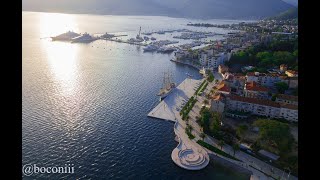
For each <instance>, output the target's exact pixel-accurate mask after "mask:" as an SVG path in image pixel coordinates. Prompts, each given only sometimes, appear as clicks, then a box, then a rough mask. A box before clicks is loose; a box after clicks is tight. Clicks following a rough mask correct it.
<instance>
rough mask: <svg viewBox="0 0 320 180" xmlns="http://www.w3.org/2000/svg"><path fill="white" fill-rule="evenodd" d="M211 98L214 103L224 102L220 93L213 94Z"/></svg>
mask: <svg viewBox="0 0 320 180" xmlns="http://www.w3.org/2000/svg"><path fill="white" fill-rule="evenodd" d="M211 98H212V99H213V100H215V101H222V100H224V98H225V97H224V95H223V94H221V93H215V94H214V95H212V96H211Z"/></svg>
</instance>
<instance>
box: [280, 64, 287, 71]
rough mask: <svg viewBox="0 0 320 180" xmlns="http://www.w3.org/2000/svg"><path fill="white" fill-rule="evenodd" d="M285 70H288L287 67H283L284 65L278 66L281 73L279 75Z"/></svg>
mask: <svg viewBox="0 0 320 180" xmlns="http://www.w3.org/2000/svg"><path fill="white" fill-rule="evenodd" d="M287 69H288V66H287V65H285V64H281V65H280V72H281V73H284V72H286V71H287Z"/></svg>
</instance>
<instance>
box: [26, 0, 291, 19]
mask: <svg viewBox="0 0 320 180" xmlns="http://www.w3.org/2000/svg"><path fill="white" fill-rule="evenodd" d="M292 7H293V6H292V5H289V4H288V3H285V2H284V1H281V0H241V1H239V0H196V1H194V0H46V1H43V0H22V9H23V10H25V11H44V12H63V13H89V14H108V15H166V16H171V17H185V18H199V19H214V18H229V19H248V18H250V19H258V18H259V19H260V18H265V17H270V16H274V15H276V14H279V13H281V12H283V11H286V10H288V9H289V8H292Z"/></svg>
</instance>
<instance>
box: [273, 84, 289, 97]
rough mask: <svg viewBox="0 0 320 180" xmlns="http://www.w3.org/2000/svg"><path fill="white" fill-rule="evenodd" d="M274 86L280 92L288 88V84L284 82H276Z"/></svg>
mask: <svg viewBox="0 0 320 180" xmlns="http://www.w3.org/2000/svg"><path fill="white" fill-rule="evenodd" d="M275 86H276V88H277V90H278V92H279V93H280V94H283V93H284V92H285V91H286V90H288V89H289V85H288V84H287V83H285V82H277V83H275Z"/></svg>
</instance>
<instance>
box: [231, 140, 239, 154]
mask: <svg viewBox="0 0 320 180" xmlns="http://www.w3.org/2000/svg"><path fill="white" fill-rule="evenodd" d="M232 149H233V156H235V155H236V151H239V150H240V145H239V144H238V143H235V144H234V145H233V146H232Z"/></svg>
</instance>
